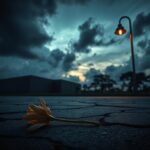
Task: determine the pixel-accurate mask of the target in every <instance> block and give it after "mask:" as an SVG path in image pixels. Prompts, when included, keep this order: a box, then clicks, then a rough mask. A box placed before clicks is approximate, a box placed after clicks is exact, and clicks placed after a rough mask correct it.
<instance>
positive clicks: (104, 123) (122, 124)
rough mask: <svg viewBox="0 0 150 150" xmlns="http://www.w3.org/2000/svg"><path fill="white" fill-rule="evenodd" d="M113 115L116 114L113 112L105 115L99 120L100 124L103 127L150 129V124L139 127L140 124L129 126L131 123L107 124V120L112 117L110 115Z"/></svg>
mask: <svg viewBox="0 0 150 150" xmlns="http://www.w3.org/2000/svg"><path fill="white" fill-rule="evenodd" d="M123 112H124V111H120V112H118V113H123ZM113 113H116V112H112V113H106V114H104V117H102V118H100V119H99V122H100V124H101V125H102V126H114V125H120V126H125V127H131V128H150V124H148V125H138V124H129V123H119V122H114V123H111V122H107V121H106V118H107V117H110V115H112V114H113Z"/></svg>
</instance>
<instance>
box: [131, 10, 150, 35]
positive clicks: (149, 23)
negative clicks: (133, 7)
mask: <svg viewBox="0 0 150 150" xmlns="http://www.w3.org/2000/svg"><path fill="white" fill-rule="evenodd" d="M133 27H134V35H135V36H136V37H138V36H141V35H144V34H145V33H146V31H148V30H149V29H150V13H144V12H141V13H139V14H138V15H137V16H136V19H135V20H134V22H133Z"/></svg>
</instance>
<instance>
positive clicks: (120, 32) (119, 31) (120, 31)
mask: <svg viewBox="0 0 150 150" xmlns="http://www.w3.org/2000/svg"><path fill="white" fill-rule="evenodd" d="M125 33H126V30H125V29H124V27H123V26H122V24H118V27H117V29H116V31H115V34H116V35H123V34H125Z"/></svg>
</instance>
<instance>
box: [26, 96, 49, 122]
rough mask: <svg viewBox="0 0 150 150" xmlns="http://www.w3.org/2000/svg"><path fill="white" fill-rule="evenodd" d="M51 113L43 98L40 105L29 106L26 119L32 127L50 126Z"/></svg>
mask: <svg viewBox="0 0 150 150" xmlns="http://www.w3.org/2000/svg"><path fill="white" fill-rule="evenodd" d="M51 115H52V113H51V111H50V109H49V107H47V105H46V103H45V101H44V99H43V98H40V105H39V106H38V105H29V107H28V109H27V113H26V115H25V116H24V119H25V120H27V122H28V123H29V124H31V125H34V124H41V123H42V124H49V121H50V120H51Z"/></svg>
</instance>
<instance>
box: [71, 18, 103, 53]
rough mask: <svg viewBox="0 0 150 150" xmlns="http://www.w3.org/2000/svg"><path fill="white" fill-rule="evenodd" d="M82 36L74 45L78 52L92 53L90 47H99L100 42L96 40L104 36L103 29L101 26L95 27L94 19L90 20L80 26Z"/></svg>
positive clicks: (96, 25)
mask: <svg viewBox="0 0 150 150" xmlns="http://www.w3.org/2000/svg"><path fill="white" fill-rule="evenodd" d="M78 29H79V31H80V36H79V39H78V41H77V42H75V43H74V44H73V48H74V50H75V51H76V52H85V53H88V52H90V49H89V48H88V46H93V45H98V44H99V41H98V40H97V39H96V37H98V36H100V37H101V36H103V34H104V30H103V27H102V26H101V25H99V24H95V25H93V19H92V18H89V19H88V20H87V21H85V22H84V23H83V24H82V25H80V26H79V28H78Z"/></svg>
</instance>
